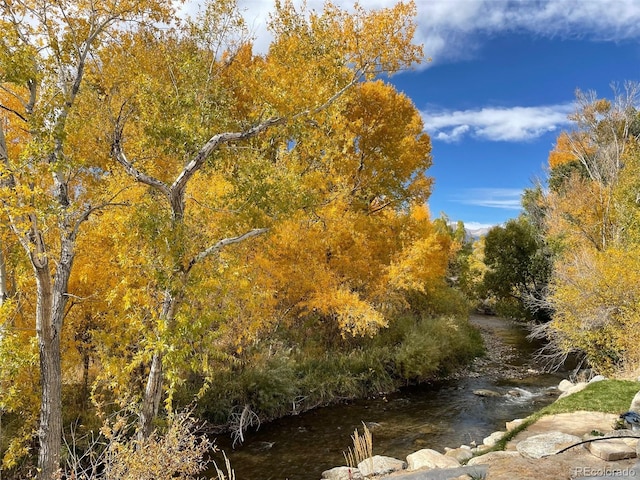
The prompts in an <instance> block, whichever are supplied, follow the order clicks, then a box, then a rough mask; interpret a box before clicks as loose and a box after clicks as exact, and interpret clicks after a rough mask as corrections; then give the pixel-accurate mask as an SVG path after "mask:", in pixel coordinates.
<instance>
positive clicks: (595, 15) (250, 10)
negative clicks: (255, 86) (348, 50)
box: [180, 0, 640, 67]
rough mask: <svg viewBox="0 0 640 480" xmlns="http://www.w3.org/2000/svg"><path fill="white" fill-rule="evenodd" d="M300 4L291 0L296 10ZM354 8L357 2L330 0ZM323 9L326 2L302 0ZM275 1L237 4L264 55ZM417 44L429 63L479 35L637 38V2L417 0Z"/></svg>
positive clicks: (191, 9)
mask: <svg viewBox="0 0 640 480" xmlns="http://www.w3.org/2000/svg"><path fill="white" fill-rule="evenodd" d="M303 2H304V0H293V4H294V5H296V6H298V7H299V6H300V5H302V4H303ZM396 2H397V0H367V2H360V3H361V4H363V3H366V7H367V8H372V9H373V8H383V7H391V6H393V5H394V4H395V3H396ZM204 3H205V1H204V0H187V1H186V2H185V4H184V5H183V6H182V7H181V8H180V10H181V12H182V13H183V14H194V13H195V12H197V11H198V8H199V6H202V5H204ZM334 3H335V4H337V5H340V6H341V7H342V8H346V9H352V8H353V5H354V3H355V0H334ZM306 4H307V7H308V8H309V9H314V10H316V11H321V10H322V8H323V4H324V0H306ZM273 5H274V2H273V0H238V6H239V7H240V9H241V11H243V12H244V17H245V19H246V21H247V24H248V26H249V28H250V29H251V31H252V33H253V34H254V36H255V38H256V43H255V49H256V51H258V52H266V51H267V48H268V45H269V43H270V42H271V36H270V35H269V33H268V31H267V28H266V24H267V20H268V16H269V13H270V12H273ZM417 7H418V18H417V23H418V29H417V32H416V41H418V42H419V43H423V44H424V46H425V54H426V55H427V56H429V57H432V58H433V63H431V64H424V66H425V67H428V66H429V65H434V64H436V63H440V62H447V61H455V60H457V59H459V58H469V57H472V56H473V55H474V52H475V51H477V49H478V48H480V47H481V40H480V38H481V36H485V35H495V34H500V33H501V32H514V31H520V32H522V31H526V32H529V33H532V34H535V35H542V36H560V37H563V38H578V37H579V38H589V39H593V40H604V41H617V40H624V39H633V38H640V2H638V1H637V0H609V1H605V0H429V1H418V2H417Z"/></svg>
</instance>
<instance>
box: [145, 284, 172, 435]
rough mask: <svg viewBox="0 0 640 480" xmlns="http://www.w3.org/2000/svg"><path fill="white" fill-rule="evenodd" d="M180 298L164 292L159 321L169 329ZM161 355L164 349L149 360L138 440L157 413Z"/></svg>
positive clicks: (151, 429)
mask: <svg viewBox="0 0 640 480" xmlns="http://www.w3.org/2000/svg"><path fill="white" fill-rule="evenodd" d="M180 298H181V295H173V294H172V293H171V292H170V291H169V290H166V291H165V292H164V300H163V302H162V314H161V315H160V321H161V322H163V323H164V324H165V327H166V328H167V329H169V330H171V329H172V328H173V326H174V323H175V313H176V309H177V307H178V304H179V303H180V300H179V299H180ZM163 357H164V351H157V352H155V353H154V354H153V359H152V360H151V367H150V368H149V377H147V386H146V388H145V390H144V397H143V398H142V405H141V406H140V424H139V426H138V440H139V441H143V440H146V439H147V438H149V435H151V433H152V432H153V421H154V419H155V418H156V416H157V415H158V409H159V408H160V400H162V379H163V371H162V359H163Z"/></svg>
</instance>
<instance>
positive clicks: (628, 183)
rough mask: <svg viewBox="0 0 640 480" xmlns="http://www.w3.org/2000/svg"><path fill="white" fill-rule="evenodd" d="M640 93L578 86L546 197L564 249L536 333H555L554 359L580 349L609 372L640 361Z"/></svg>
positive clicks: (553, 232) (550, 231) (549, 225)
mask: <svg viewBox="0 0 640 480" xmlns="http://www.w3.org/2000/svg"><path fill="white" fill-rule="evenodd" d="M639 92H640V88H639V86H638V84H637V83H634V82H627V83H625V85H624V90H623V91H618V90H614V97H613V99H612V100H606V99H599V98H597V97H596V96H595V94H594V93H589V94H582V93H580V92H579V93H578V106H579V108H578V109H577V111H576V113H575V114H574V115H573V116H572V117H571V119H572V120H573V121H574V125H575V129H574V130H573V131H571V132H568V133H563V134H561V135H560V137H559V138H558V142H557V144H556V147H555V149H554V150H553V151H552V152H551V153H550V155H549V167H550V174H549V175H550V178H549V186H550V189H549V191H548V192H547V193H546V194H545V195H544V196H543V198H542V208H543V211H544V222H543V223H544V229H545V231H546V236H547V241H548V242H550V243H553V244H555V245H556V246H557V250H558V255H557V256H556V260H555V262H554V268H553V275H552V278H551V282H550V291H549V295H548V296H547V298H546V301H547V303H548V305H549V307H550V308H551V309H552V310H553V311H554V316H553V320H552V321H551V322H550V323H549V324H548V325H546V326H544V327H541V328H539V329H538V331H537V334H540V335H545V336H546V337H547V338H548V339H549V340H550V345H551V346H552V347H553V348H555V352H553V354H554V355H555V358H556V359H560V360H561V359H562V358H564V356H565V355H566V354H567V353H569V352H572V351H577V352H580V353H581V354H583V355H584V356H585V357H586V358H587V360H588V361H589V363H590V364H591V366H592V367H593V368H595V369H597V370H600V371H603V372H608V373H610V372H613V371H615V370H618V369H622V368H635V366H637V364H638V358H637V355H636V352H635V351H636V349H635V348H633V347H632V345H633V342H635V341H636V340H635V335H634V334H633V332H634V331H635V329H636V328H637V313H636V311H635V310H636V309H635V308H634V307H633V305H634V302H636V300H635V297H636V292H635V289H634V288H633V285H634V282H633V278H634V276H635V275H636V274H637V272H636V270H637V266H636V265H635V263H636V262H635V261H634V259H635V258H636V256H637V248H638V242H637V239H638V237H637V231H638V230H637V225H638V220H637V219H638V215H637V199H638V186H639V185H640V183H639V177H638V173H637V172H638V170H637V165H638V135H639V134H640V130H639V129H638V112H637V109H636V105H637V100H638V94H639Z"/></svg>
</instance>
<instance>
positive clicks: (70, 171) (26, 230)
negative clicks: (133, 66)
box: [0, 0, 171, 480]
mask: <svg viewBox="0 0 640 480" xmlns="http://www.w3.org/2000/svg"><path fill="white" fill-rule="evenodd" d="M0 8H1V9H2V17H1V18H0V26H1V29H2V32H3V35H2V39H1V40H0V107H2V108H1V110H2V114H1V115H2V116H1V117H0V119H1V122H0V132H2V133H1V134H0V159H1V160H2V162H3V163H2V182H1V187H2V203H3V206H4V213H5V218H6V219H7V222H6V223H5V227H7V228H10V229H11V230H12V231H13V233H14V234H15V236H16V238H17V239H18V241H19V243H20V244H21V246H22V248H23V249H24V252H25V254H26V255H27V257H28V259H29V262H30V264H31V267H32V274H33V278H34V280H35V285H36V292H37V297H36V308H35V321H34V325H35V330H36V336H37V340H38V347H39V355H40V384H41V404H40V424H39V428H38V438H39V457H38V468H39V477H40V478H43V479H47V480H48V479H50V478H52V476H53V474H54V472H55V470H56V469H57V467H58V462H59V456H60V447H61V433H62V400H61V386H62V376H61V360H60V339H61V336H62V330H63V327H64V316H65V308H66V306H67V303H68V298H69V292H68V283H69V278H70V275H71V272H72V267H73V262H74V258H75V254H76V242H77V239H78V235H79V234H80V231H81V227H82V225H83V223H85V222H86V221H87V220H88V219H89V217H90V216H91V215H92V214H93V213H95V212H96V211H98V210H100V209H102V208H104V207H105V206H107V205H109V204H111V203H113V202H114V201H115V196H116V195H115V194H114V193H113V192H102V191H101V190H100V186H99V184H100V178H101V176H102V171H103V169H104V161H105V160H106V158H104V157H103V158H96V157H94V156H89V157H86V156H84V153H85V152H82V151H79V150H77V148H76V147H77V145H78V143H79V139H78V138H74V134H75V132H74V127H75V126H76V125H78V123H79V122H86V120H87V116H88V115H89V113H88V112H87V111H82V110H81V109H79V108H78V98H79V96H81V95H82V89H83V86H84V84H85V72H86V69H87V67H88V65H89V63H91V62H92V61H94V60H95V59H96V57H95V56H94V55H95V54H96V49H97V46H98V45H99V44H100V43H101V42H102V41H103V40H104V38H105V36H106V35H107V34H108V33H110V32H113V31H114V30H115V29H117V28H119V26H122V25H123V23H124V22H128V21H134V20H135V21H136V22H142V23H146V22H160V21H162V20H163V19H165V18H167V16H168V15H169V13H171V10H170V8H169V7H168V5H167V4H166V3H165V2H153V1H136V0H132V1H125V2H118V3H117V4H100V5H97V6H96V5H95V4H93V3H86V2H80V3H78V2H71V1H63V0H61V1H38V2H35V1H26V2H11V1H2V2H1V3H0ZM74 140H75V142H74ZM10 146H11V147H10Z"/></svg>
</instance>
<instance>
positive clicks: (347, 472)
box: [322, 467, 362, 480]
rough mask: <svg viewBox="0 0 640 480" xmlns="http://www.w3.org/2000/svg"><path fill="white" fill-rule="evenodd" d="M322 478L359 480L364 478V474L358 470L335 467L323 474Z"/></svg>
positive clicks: (326, 479)
mask: <svg viewBox="0 0 640 480" xmlns="http://www.w3.org/2000/svg"><path fill="white" fill-rule="evenodd" d="M322 478H323V479H324V480H351V479H353V480H358V479H360V478H362V473H360V470H358V469H357V468H352V467H335V468H332V469H331V470H325V471H324V472H322Z"/></svg>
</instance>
